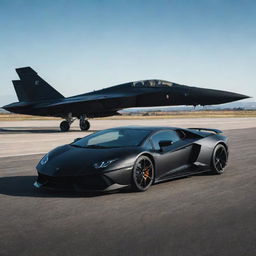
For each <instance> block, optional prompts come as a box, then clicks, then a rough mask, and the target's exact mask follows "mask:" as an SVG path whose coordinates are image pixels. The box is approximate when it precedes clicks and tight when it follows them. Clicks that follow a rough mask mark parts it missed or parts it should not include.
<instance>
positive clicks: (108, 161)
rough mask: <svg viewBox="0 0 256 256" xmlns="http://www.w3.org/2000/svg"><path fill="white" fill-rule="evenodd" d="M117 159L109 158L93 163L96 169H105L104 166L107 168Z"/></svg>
mask: <svg viewBox="0 0 256 256" xmlns="http://www.w3.org/2000/svg"><path fill="white" fill-rule="evenodd" d="M116 160H117V159H112V160H107V161H102V162H99V163H95V164H94V165H93V167H94V168H95V169H103V168H106V167H108V166H109V165H110V164H112V163H113V162H115V161H116Z"/></svg>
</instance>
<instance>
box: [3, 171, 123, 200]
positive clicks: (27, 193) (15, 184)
mask: <svg viewBox="0 0 256 256" xmlns="http://www.w3.org/2000/svg"><path fill="white" fill-rule="evenodd" d="M36 178H37V176H9V177H1V178H0V194H2V195H8V196H19V197H60V198H64V197H66V198H71V197H97V196H104V195H107V194H112V193H116V192H72V191H70V192H65V191H64V192H63V191H54V190H52V191H51V190H40V189H36V188H35V187H34V186H33V183H34V182H35V180H36ZM123 192H124V191H123Z"/></svg>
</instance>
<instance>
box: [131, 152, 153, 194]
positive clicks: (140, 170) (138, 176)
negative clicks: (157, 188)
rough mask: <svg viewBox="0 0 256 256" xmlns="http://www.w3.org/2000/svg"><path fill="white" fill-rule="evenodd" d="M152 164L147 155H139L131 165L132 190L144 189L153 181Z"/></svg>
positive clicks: (140, 190) (139, 190)
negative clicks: (132, 165)
mask: <svg viewBox="0 0 256 256" xmlns="http://www.w3.org/2000/svg"><path fill="white" fill-rule="evenodd" d="M154 175H155V170H154V165H153V163H152V161H151V159H150V158H149V157H147V156H140V157H139V158H138V159H137V160H136V162H135V164H134V167H133V172H132V190H133V191H137V192H142V191H146V190H147V189H148V188H149V187H150V186H151V185H152V183H153V181H154Z"/></svg>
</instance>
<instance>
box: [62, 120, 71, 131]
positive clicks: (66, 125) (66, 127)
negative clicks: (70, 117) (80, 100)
mask: <svg viewBox="0 0 256 256" xmlns="http://www.w3.org/2000/svg"><path fill="white" fill-rule="evenodd" d="M69 128H70V124H69V122H68V121H62V122H61V123H60V130H61V131H62V132H67V131H68V130H69Z"/></svg>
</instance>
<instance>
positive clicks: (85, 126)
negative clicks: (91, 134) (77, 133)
mask: <svg viewBox="0 0 256 256" xmlns="http://www.w3.org/2000/svg"><path fill="white" fill-rule="evenodd" d="M80 129H81V131H87V130H89V129H90V123H89V122H88V121H87V120H84V121H80Z"/></svg>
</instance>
